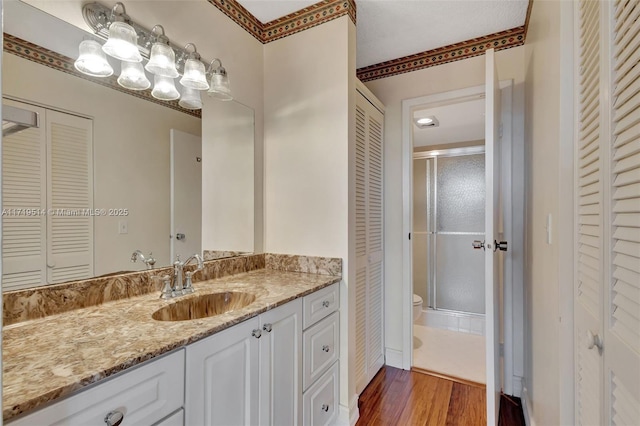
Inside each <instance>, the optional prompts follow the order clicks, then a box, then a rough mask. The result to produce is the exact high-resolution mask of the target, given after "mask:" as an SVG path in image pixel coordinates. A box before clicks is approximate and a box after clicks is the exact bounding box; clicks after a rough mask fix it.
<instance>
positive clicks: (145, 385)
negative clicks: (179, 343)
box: [9, 349, 184, 426]
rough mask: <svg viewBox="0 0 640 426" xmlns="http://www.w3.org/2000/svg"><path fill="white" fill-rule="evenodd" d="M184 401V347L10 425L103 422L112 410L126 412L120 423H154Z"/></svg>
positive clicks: (30, 425)
mask: <svg viewBox="0 0 640 426" xmlns="http://www.w3.org/2000/svg"><path fill="white" fill-rule="evenodd" d="M183 403H184V349H181V350H179V351H177V352H174V353H172V354H170V355H167V356H165V357H162V358H160V359H158V360H153V361H150V362H148V363H145V364H144V365H142V366H140V367H138V368H134V369H133V370H130V371H126V372H124V373H122V374H120V375H118V376H116V377H114V378H112V379H107V380H106V381H105V382H104V383H100V384H98V385H96V386H94V387H91V388H90V389H87V390H85V391H81V392H80V393H78V394H76V395H73V396H71V397H69V398H66V399H63V400H61V401H59V402H56V403H55V404H53V405H50V406H48V407H45V408H43V409H41V410H38V411H36V412H34V413H32V414H29V415H27V416H25V417H22V418H19V419H17V420H16V421H13V422H10V423H9V424H10V425H12V426H18V425H20V426H22V425H25V426H27V425H28V426H32V425H51V424H64V425H83V426H84V425H104V424H105V423H106V422H105V417H106V416H107V415H108V414H109V413H112V412H116V411H119V412H121V413H123V414H124V418H123V419H122V423H120V425H121V426H128V425H136V426H137V425H151V424H154V423H155V422H158V421H159V420H162V419H163V418H164V417H166V416H168V415H169V414H171V413H173V412H174V411H176V410H177V409H179V408H181V407H182V405H183ZM115 417H117V414H116V415H115V416H114V419H115ZM114 422H115V420H114Z"/></svg>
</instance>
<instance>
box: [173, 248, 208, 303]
mask: <svg viewBox="0 0 640 426" xmlns="http://www.w3.org/2000/svg"><path fill="white" fill-rule="evenodd" d="M192 260H196V261H197V262H198V266H197V268H196V269H195V271H187V272H184V267H185V266H187V265H188V264H189V262H191V261H192ZM203 268H204V263H203V261H202V256H200V255H199V254H198V253H195V254H193V255H191V256H189V257H188V258H187V260H185V261H184V262H183V261H181V260H180V255H178V256H176V260H175V262H173V289H172V293H171V294H172V296H173V297H178V296H182V295H183V294H189V293H193V292H194V291H195V290H194V289H193V282H192V281H191V280H192V277H193V275H194V274H195V273H196V272H198V271H201V270H202V269H203Z"/></svg>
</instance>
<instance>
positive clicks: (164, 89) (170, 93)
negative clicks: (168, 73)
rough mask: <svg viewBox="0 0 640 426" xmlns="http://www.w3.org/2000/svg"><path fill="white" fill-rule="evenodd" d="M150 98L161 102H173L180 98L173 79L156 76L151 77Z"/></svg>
mask: <svg viewBox="0 0 640 426" xmlns="http://www.w3.org/2000/svg"><path fill="white" fill-rule="evenodd" d="M151 96H153V97H154V98H156V99H160V100H161V101H175V100H176V99H178V98H179V97H180V92H178V89H176V85H175V83H174V82H173V78H171V77H165V76H162V75H156V76H154V77H153V90H152V91H151Z"/></svg>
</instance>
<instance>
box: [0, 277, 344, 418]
mask: <svg viewBox="0 0 640 426" xmlns="http://www.w3.org/2000/svg"><path fill="white" fill-rule="evenodd" d="M340 280H341V277H340V276H336V275H320V274H309V273H299V272H288V271H283V270H271V269H258V270H254V271H251V272H247V273H240V274H234V275H229V276H226V277H223V278H218V279H214V280H208V281H200V282H197V283H194V287H195V288H196V293H194V294H191V295H187V296H183V297H181V298H178V299H174V300H170V301H165V300H160V299H159V298H158V295H159V293H157V292H153V293H149V294H146V295H142V296H138V297H132V298H127V299H122V300H118V301H114V302H109V303H105V304H102V305H98V306H90V307H86V308H82V309H77V310H73V311H68V312H64V313H60V314H57V315H52V316H48V317H44V318H39V319H33V320H29V321H24V322H19V323H16V324H13V325H9V326H6V327H5V328H4V377H3V381H4V399H3V417H4V420H5V422H6V423H8V424H12V425H33V424H58V423H64V424H103V423H105V424H107V425H127V424H129V425H134V424H135V425H144V424H147V425H183V424H187V425H189V424H193V425H204V424H207V425H225V424H260V425H263V424H264V425H272V424H305V425H306V424H309V425H312V424H331V423H334V422H335V420H336V419H337V414H338V407H337V405H338V384H339V372H338V354H339V311H338V309H339V286H338V284H337V283H338V282H339V281H340ZM210 294H227V295H232V296H233V295H237V294H245V295H247V294H248V295H252V296H254V298H253V299H251V298H249V299H246V300H245V303H244V304H245V305H246V306H242V304H239V305H237V306H238V307H237V308H234V309H232V310H231V311H228V312H221V313H218V314H215V315H213V316H209V317H203V318H199V319H186V320H184V319H183V318H169V317H167V318H165V320H156V319H154V314H155V313H157V312H159V311H162V310H163V309H165V310H166V307H167V305H171V304H176V303H185V301H186V302H187V303H190V302H189V301H191V302H193V303H191V304H192V305H197V302H198V300H202V299H203V297H206V296H208V295H210ZM187 311H189V310H187ZM191 312H193V309H191ZM155 317H156V318H157V317H158V316H157V315H155ZM176 319H182V320H176Z"/></svg>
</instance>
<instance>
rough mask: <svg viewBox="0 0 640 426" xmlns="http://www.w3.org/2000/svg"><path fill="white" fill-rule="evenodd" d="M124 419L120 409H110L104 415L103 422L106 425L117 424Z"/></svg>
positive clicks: (113, 425) (114, 425)
mask: <svg viewBox="0 0 640 426" xmlns="http://www.w3.org/2000/svg"><path fill="white" fill-rule="evenodd" d="M123 420H124V413H123V412H122V411H118V410H114V411H110V412H109V413H108V414H107V415H106V416H105V417H104V422H105V423H106V424H107V426H118V425H119V424H120V423H122V421H123Z"/></svg>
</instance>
